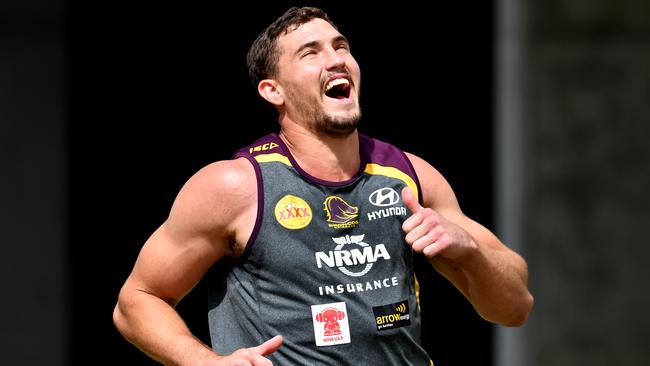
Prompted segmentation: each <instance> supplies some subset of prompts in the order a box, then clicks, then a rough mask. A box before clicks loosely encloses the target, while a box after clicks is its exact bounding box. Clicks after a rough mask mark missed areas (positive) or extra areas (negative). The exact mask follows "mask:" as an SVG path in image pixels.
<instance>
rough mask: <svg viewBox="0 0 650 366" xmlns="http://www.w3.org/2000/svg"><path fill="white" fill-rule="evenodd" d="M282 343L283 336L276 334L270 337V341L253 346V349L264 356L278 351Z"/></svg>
mask: <svg viewBox="0 0 650 366" xmlns="http://www.w3.org/2000/svg"><path fill="white" fill-rule="evenodd" d="M281 345H282V336H281V335H276V336H275V337H273V338H271V339H269V340H268V341H266V342H264V343H262V344H260V345H259V346H257V347H253V348H252V349H253V351H254V352H256V353H257V354H260V355H262V356H266V355H270V354H271V353H273V352H275V351H277V349H278V348H280V346H281Z"/></svg>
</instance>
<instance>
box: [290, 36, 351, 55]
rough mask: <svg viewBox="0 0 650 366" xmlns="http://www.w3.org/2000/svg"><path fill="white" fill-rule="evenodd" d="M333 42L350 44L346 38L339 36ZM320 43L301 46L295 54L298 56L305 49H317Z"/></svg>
mask: <svg viewBox="0 0 650 366" xmlns="http://www.w3.org/2000/svg"><path fill="white" fill-rule="evenodd" d="M332 42H333V43H340V42H345V43H349V42H348V39H347V38H345V36H344V35H338V36H337V37H335V38H334V39H333V40H332ZM318 43H319V42H318V41H311V42H307V43H305V44H303V45H301V46H300V47H298V49H297V50H296V52H294V54H298V53H300V52H301V51H302V50H304V49H305V48H310V47H315V46H316V45H318Z"/></svg>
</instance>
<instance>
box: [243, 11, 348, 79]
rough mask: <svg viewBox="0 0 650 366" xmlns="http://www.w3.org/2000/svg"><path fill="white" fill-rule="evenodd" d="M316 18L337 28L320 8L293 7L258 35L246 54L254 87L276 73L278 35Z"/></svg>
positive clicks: (278, 53) (278, 57)
mask: <svg viewBox="0 0 650 366" xmlns="http://www.w3.org/2000/svg"><path fill="white" fill-rule="evenodd" d="M315 18H320V19H323V20H325V21H327V22H328V23H330V24H331V25H332V26H333V27H334V28H335V29H337V27H336V25H334V23H333V22H332V21H331V20H330V18H329V17H328V16H327V14H326V13H325V12H324V11H323V10H321V9H319V8H315V7H302V8H299V7H292V8H290V9H289V10H287V11H286V12H285V13H284V14H282V16H280V17H279V18H278V19H276V20H275V21H274V22H273V23H271V25H269V26H268V27H267V28H266V29H264V31H262V33H260V35H259V36H257V39H255V41H254V42H253V44H252V45H251V47H250V49H249V50H248V54H247V55H246V64H247V66H248V76H249V77H250V80H251V83H252V84H253V87H255V88H257V84H259V82H260V81H262V80H264V79H266V78H268V77H271V76H274V75H275V74H276V72H277V66H278V60H279V59H280V50H279V49H278V47H277V39H278V37H280V36H281V35H284V34H287V33H288V32H290V31H292V30H293V29H295V28H297V27H298V26H300V25H302V24H304V23H307V22H309V21H310V20H312V19H315Z"/></svg>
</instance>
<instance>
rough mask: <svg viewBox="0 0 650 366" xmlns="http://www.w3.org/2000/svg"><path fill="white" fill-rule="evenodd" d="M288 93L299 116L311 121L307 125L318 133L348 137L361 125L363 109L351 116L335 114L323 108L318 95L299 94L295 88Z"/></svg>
mask: <svg viewBox="0 0 650 366" xmlns="http://www.w3.org/2000/svg"><path fill="white" fill-rule="evenodd" d="M287 93H288V95H289V97H290V99H291V100H293V101H294V108H295V110H296V113H297V114H298V116H299V118H300V119H301V120H303V121H311V124H309V125H307V126H306V127H307V128H309V129H310V130H311V131H312V132H314V133H316V134H319V135H325V136H329V137H335V138H339V137H346V136H349V135H350V134H351V133H352V132H354V130H355V129H356V128H357V126H358V125H359V121H360V120H361V110H359V111H358V112H357V113H355V114H353V115H349V116H333V115H329V114H327V113H326V112H325V111H324V110H323V108H322V106H321V104H320V103H319V101H318V99H317V98H316V97H314V96H309V95H305V94H302V95H298V93H295V92H294V91H293V90H287Z"/></svg>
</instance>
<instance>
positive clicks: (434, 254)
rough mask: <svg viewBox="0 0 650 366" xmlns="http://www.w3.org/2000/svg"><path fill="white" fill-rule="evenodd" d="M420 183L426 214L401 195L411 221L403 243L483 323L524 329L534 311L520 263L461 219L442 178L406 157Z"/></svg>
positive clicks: (424, 164)
mask: <svg viewBox="0 0 650 366" xmlns="http://www.w3.org/2000/svg"><path fill="white" fill-rule="evenodd" d="M407 155H408V157H409V159H410V160H411V162H412V163H413V166H414V168H415V170H416V172H417V174H418V177H419V179H420V184H421V186H422V197H423V203H424V208H423V207H421V206H420V205H419V203H418V201H417V198H416V197H415V196H414V195H413V193H412V192H411V191H410V190H409V189H408V188H405V190H404V191H403V192H402V196H403V199H404V202H405V204H406V205H407V206H408V207H409V209H410V210H411V211H412V212H413V215H412V216H411V217H410V218H409V219H408V220H406V221H405V222H404V226H403V228H404V231H405V233H406V241H407V242H408V243H409V244H410V245H411V246H412V247H413V249H414V250H415V251H416V252H420V253H423V254H424V255H426V256H427V258H428V259H429V261H430V262H431V264H432V265H433V266H434V268H436V270H437V271H438V272H440V273H441V274H442V275H443V276H445V277H446V278H447V279H448V280H449V281H451V282H452V283H453V284H454V285H455V286H456V288H458V290H460V291H461V292H462V293H463V295H465V297H466V298H467V299H468V300H469V301H470V302H471V303H472V305H473V306H474V308H475V309H476V311H477V312H478V313H479V314H480V315H481V316H482V317H483V318H485V319H486V320H488V321H491V322H493V323H498V324H502V325H506V326H518V325H522V324H523V323H525V321H526V319H527V318H528V314H529V313H530V310H531V308H532V305H533V297H532V295H531V294H530V293H529V291H528V270H527V265H526V262H525V261H524V259H523V258H522V257H521V256H520V255H518V254H517V253H515V252H514V251H512V250H510V249H509V248H508V247H506V246H505V245H504V244H503V243H502V242H501V241H500V240H499V239H498V238H497V237H496V236H495V235H494V234H493V233H492V232H490V231H489V230H488V229H487V228H485V227H484V226H482V225H481V224H479V223H477V222H476V221H474V220H472V219H470V218H468V217H467V216H465V215H464V214H463V212H462V211H461V209H460V206H459V204H458V201H457V199H456V196H455V195H454V192H453V190H452V189H451V187H450V186H449V184H448V183H447V181H446V180H445V179H444V177H443V176H442V175H441V174H440V173H439V172H438V171H437V170H436V169H435V168H433V167H432V166H431V165H430V164H428V163H427V162H425V161H424V160H422V159H420V158H419V157H417V156H415V155H412V154H407Z"/></svg>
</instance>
